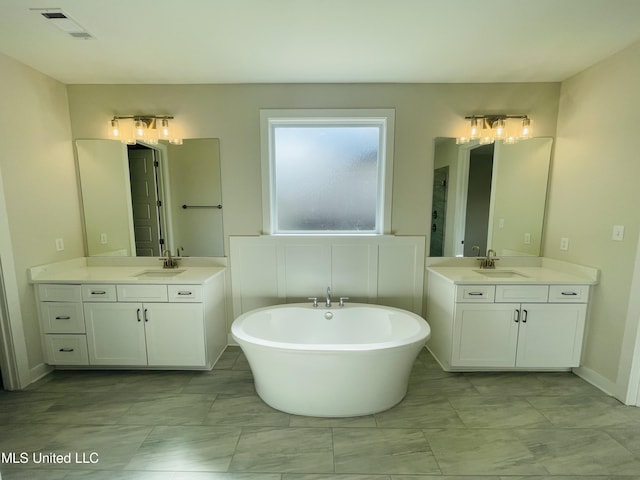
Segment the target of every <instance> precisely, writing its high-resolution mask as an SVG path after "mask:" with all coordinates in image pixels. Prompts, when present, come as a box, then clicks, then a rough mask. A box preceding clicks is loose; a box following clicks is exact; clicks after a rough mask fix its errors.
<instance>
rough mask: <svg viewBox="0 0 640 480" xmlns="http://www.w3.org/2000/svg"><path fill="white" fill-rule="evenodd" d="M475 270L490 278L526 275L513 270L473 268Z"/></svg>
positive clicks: (521, 276)
mask: <svg viewBox="0 0 640 480" xmlns="http://www.w3.org/2000/svg"><path fill="white" fill-rule="evenodd" d="M475 272H477V273H479V274H481V275H484V276H485V277H490V278H527V276H526V275H523V274H522V273H518V272H514V271H513V270H475Z"/></svg>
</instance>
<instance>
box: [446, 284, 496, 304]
mask: <svg viewBox="0 0 640 480" xmlns="http://www.w3.org/2000/svg"><path fill="white" fill-rule="evenodd" d="M495 291H496V287H495V285H458V286H457V288H456V302H469V303H472V302H493V298H494V296H495Z"/></svg>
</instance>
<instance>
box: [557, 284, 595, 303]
mask: <svg viewBox="0 0 640 480" xmlns="http://www.w3.org/2000/svg"><path fill="white" fill-rule="evenodd" d="M588 299H589V285H551V286H549V302H552V303H587V300H588Z"/></svg>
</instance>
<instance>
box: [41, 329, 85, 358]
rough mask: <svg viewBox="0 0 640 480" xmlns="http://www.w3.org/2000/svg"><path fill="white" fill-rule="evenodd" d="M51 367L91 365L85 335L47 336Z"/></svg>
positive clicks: (45, 338) (46, 344)
mask: <svg viewBox="0 0 640 480" xmlns="http://www.w3.org/2000/svg"><path fill="white" fill-rule="evenodd" d="M44 342H45V349H46V351H47V363H48V364H49V365H89V355H88V353H87V337H86V336H85V335H45V336H44Z"/></svg>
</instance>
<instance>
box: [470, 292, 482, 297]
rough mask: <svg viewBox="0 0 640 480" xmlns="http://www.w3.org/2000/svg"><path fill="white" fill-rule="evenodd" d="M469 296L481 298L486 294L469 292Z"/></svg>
mask: <svg viewBox="0 0 640 480" xmlns="http://www.w3.org/2000/svg"><path fill="white" fill-rule="evenodd" d="M467 295H471V296H474V297H481V296H483V295H484V292H469V293H467Z"/></svg>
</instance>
